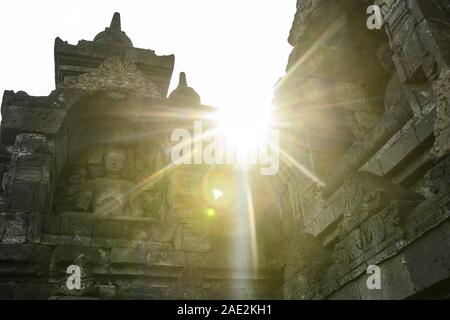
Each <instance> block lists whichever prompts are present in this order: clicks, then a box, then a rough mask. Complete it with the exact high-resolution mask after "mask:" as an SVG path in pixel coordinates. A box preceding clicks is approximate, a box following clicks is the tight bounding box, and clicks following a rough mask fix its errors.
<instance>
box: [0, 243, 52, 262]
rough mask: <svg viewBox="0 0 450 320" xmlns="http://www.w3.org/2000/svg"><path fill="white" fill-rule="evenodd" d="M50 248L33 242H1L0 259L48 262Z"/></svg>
mask: <svg viewBox="0 0 450 320" xmlns="http://www.w3.org/2000/svg"><path fill="white" fill-rule="evenodd" d="M51 252H52V249H51V248H50V247H46V246H41V245H35V244H1V245H0V261H4V262H23V263H42V264H45V263H48V262H49V261H50V256H51Z"/></svg>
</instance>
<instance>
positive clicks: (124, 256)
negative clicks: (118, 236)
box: [111, 248, 146, 265]
mask: <svg viewBox="0 0 450 320" xmlns="http://www.w3.org/2000/svg"><path fill="white" fill-rule="evenodd" d="M145 261H146V252H145V249H131V248H112V249H111V264H113V265H117V264H119V265H120V264H144V263H145Z"/></svg>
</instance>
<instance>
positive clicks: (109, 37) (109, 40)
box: [94, 12, 133, 47]
mask: <svg viewBox="0 0 450 320" xmlns="http://www.w3.org/2000/svg"><path fill="white" fill-rule="evenodd" d="M94 42H95V43H99V44H105V45H115V46H126V47H133V42H131V40H130V38H129V37H128V36H127V34H126V33H125V32H123V31H122V27H121V23H120V13H118V12H115V13H114V15H113V18H112V20H111V25H110V26H109V28H105V31H102V32H100V33H99V34H97V35H96V36H95V38H94Z"/></svg>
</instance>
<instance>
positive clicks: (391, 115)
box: [0, 0, 450, 299]
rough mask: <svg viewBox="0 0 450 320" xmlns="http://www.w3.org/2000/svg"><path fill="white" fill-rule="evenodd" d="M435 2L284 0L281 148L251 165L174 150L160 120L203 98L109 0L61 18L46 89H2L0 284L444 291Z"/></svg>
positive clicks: (446, 227) (444, 107)
mask: <svg viewBox="0 0 450 320" xmlns="http://www.w3.org/2000/svg"><path fill="white" fill-rule="evenodd" d="M371 4H376V5H378V6H379V7H380V8H381V12H382V15H383V17H384V25H383V27H382V28H381V29H374V30H371V29H369V28H367V27H366V20H367V17H368V14H367V13H366V9H367V7H368V6H369V5H371ZM293 14H294V13H293ZM449 22H450V4H449V2H448V1H447V0H408V1H403V0H378V1H375V3H374V1H360V0H346V1H344V0H333V1H330V0H298V1H297V12H296V13H295V18H294V22H293V25H292V29H291V32H290V35H289V39H288V41H289V43H290V44H291V45H292V47H293V50H292V53H291V55H290V57H289V59H288V65H287V68H286V75H285V77H284V78H282V79H280V80H279V81H278V82H277V84H276V86H275V94H274V105H276V108H277V109H276V117H277V119H278V120H279V121H282V122H287V123H289V126H286V128H283V129H282V130H284V132H283V134H282V137H283V138H282V140H281V141H280V148H281V149H283V150H285V152H283V154H289V155H290V158H291V159H295V161H280V163H281V168H280V173H279V174H278V175H275V176H267V177H261V176H257V175H254V176H253V175H251V174H250V177H247V178H245V177H242V176H241V175H239V174H236V173H235V172H234V171H233V170H231V169H230V168H229V167H227V166H225V165H224V166H212V165H197V166H190V165H180V166H171V165H170V151H168V150H170V148H171V146H172V143H173V142H172V141H171V139H170V133H171V132H172V131H173V130H174V128H180V127H189V126H190V125H192V120H193V119H205V118H208V115H210V114H212V113H214V112H215V111H214V110H215V109H214V108H213V107H211V106H207V105H203V104H202V102H201V97H200V95H199V94H198V93H197V92H196V91H195V90H194V89H193V88H191V87H189V85H188V81H187V77H186V75H185V74H184V73H182V74H180V78H179V85H178V87H177V88H176V89H175V90H174V91H173V92H171V93H169V92H168V87H169V83H170V81H171V78H172V73H173V68H174V62H175V57H174V56H173V55H171V56H158V55H156V54H155V52H154V51H152V50H144V49H140V48H135V47H134V46H133V43H132V41H131V39H130V38H129V37H128V36H127V35H126V34H125V32H124V31H122V27H121V20H120V15H119V14H118V13H116V14H114V16H113V18H112V21H111V24H110V26H109V27H107V28H106V29H105V30H104V31H102V32H100V33H99V34H97V36H95V38H94V39H93V41H85V40H81V41H79V42H78V44H76V45H72V44H69V43H67V42H65V41H63V40H61V39H59V38H57V39H56V40H55V50H54V52H55V53H54V55H55V84H56V88H55V90H54V91H52V92H51V93H50V94H49V95H48V96H45V97H35V96H29V95H28V94H27V93H25V92H23V91H19V92H17V93H15V92H12V91H5V93H4V95H3V100H2V106H1V113H2V122H1V127H0V135H1V143H0V168H1V170H2V172H1V173H2V177H3V178H2V186H1V193H0V208H1V211H0V299H411V298H419V299H430V298H437V299H446V298H447V299H448V298H450V222H449V217H450V104H449V102H450V24H449ZM286 58H287V57H286ZM274 80H275V79H274ZM206 125H207V126H213V125H214V124H213V123H209V122H208V123H206ZM281 157H283V156H282V155H281ZM245 179H248V181H245V182H246V183H249V184H250V185H251V186H252V189H253V202H254V211H255V219H254V221H253V222H252V224H253V228H249V227H248V225H249V222H248V221H247V220H246V217H245V215H244V216H242V214H241V213H242V212H241V211H242V210H241V208H239V206H236V203H237V202H239V201H236V199H239V197H242V194H244V190H243V189H242V184H243V180H245ZM265 185H270V187H271V188H270V189H269V190H267V188H264V187H263V186H265ZM216 187H217V188H220V189H221V190H225V194H224V195H223V197H221V198H220V199H215V198H214V197H212V196H211V193H210V190H211V188H216ZM241 200H242V199H241ZM244 200H245V199H244ZM241 202H242V201H241ZM244 202H245V201H244ZM71 265H76V266H78V267H79V268H80V277H81V286H80V287H79V288H76V289H69V288H68V286H67V280H68V276H69V274H68V273H67V269H68V267H69V266H71ZM373 266H376V267H378V268H379V271H380V273H379V274H380V284H381V288H380V289H377V288H375V289H373V288H369V286H368V278H369V277H370V275H371V274H370V273H368V270H373ZM371 268H372V269H371Z"/></svg>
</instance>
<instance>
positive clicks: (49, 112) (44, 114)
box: [2, 106, 67, 137]
mask: <svg viewBox="0 0 450 320" xmlns="http://www.w3.org/2000/svg"><path fill="white" fill-rule="evenodd" d="M2 115H3V119H2V120H3V121H2V135H4V136H6V137H9V136H11V135H13V133H14V132H15V133H17V132H18V131H19V132H20V131H22V132H34V133H42V134H56V133H57V132H58V131H59V129H60V128H61V125H62V124H63V122H64V119H65V117H66V115H67V112H66V111H64V110H58V109H55V108H51V109H50V108H30V107H22V106H8V108H7V109H6V110H4V111H3V112H2Z"/></svg>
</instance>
